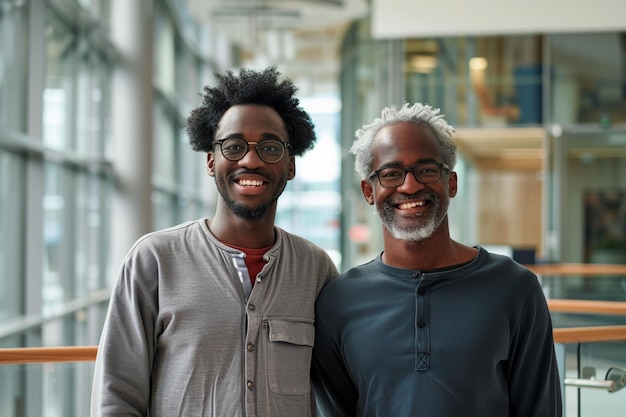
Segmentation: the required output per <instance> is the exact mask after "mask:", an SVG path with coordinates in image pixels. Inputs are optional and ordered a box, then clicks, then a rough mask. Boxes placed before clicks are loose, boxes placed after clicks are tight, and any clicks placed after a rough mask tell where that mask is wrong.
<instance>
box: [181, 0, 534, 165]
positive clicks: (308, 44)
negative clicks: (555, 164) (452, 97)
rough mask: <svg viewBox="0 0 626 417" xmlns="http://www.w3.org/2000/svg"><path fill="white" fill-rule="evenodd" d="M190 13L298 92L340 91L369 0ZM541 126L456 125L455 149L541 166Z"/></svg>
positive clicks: (243, 5)
mask: <svg viewBox="0 0 626 417" xmlns="http://www.w3.org/2000/svg"><path fill="white" fill-rule="evenodd" d="M186 1H187V3H188V7H189V9H190V11H191V13H192V14H193V15H194V16H195V18H197V19H198V20H200V21H204V22H206V23H207V24H209V25H211V27H213V28H216V29H217V30H218V31H220V32H222V33H223V34H224V35H226V36H228V37H229V38H230V39H231V40H232V41H233V42H234V43H235V44H237V45H239V46H240V47H241V48H242V50H243V51H244V56H245V57H246V60H247V62H244V64H243V65H244V66H248V67H251V68H254V67H257V68H258V67H262V66H265V65H269V64H276V65H277V66H278V68H279V70H280V71H281V73H283V74H284V75H285V76H287V77H289V78H291V79H292V80H294V82H295V83H296V85H298V87H299V89H300V93H301V94H302V95H324V94H326V93H338V89H339V86H338V81H337V80H338V79H339V72H340V56H339V48H340V43H341V40H342V39H343V36H344V33H345V31H346V30H347V28H348V26H349V24H350V22H352V21H353V20H354V19H358V18H362V17H364V16H367V15H368V13H369V10H368V8H369V6H368V4H369V1H368V0H186ZM544 135H545V131H544V130H543V129H541V128H530V129H529V128H520V129H499V128H494V129H458V130H457V133H456V135H455V138H456V140H457V142H458V145H459V150H460V151H461V152H462V153H463V154H464V156H465V157H466V158H468V159H469V160H471V161H472V162H473V163H474V164H476V165H477V166H478V167H479V168H480V169H503V168H505V167H506V168H507V169H522V170H537V171H538V170H541V169H542V167H543V159H544V151H543V140H544Z"/></svg>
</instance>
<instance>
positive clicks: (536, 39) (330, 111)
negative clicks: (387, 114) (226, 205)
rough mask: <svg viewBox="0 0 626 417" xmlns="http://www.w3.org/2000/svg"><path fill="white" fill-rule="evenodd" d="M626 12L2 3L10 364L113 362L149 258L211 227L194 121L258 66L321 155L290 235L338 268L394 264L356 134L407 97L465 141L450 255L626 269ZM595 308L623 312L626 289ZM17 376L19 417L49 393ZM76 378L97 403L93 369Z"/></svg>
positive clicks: (1, 176)
mask: <svg viewBox="0 0 626 417" xmlns="http://www.w3.org/2000/svg"><path fill="white" fill-rule="evenodd" d="M623 16H626V3H624V2H623V1H618V0H596V1H594V2H592V3H591V4H577V5H576V7H575V8H573V7H572V5H571V4H570V2H569V1H567V0H553V1H550V2H545V1H543V2H541V1H539V0H528V1H525V2H519V3H511V2H497V1H495V0H476V1H473V2H459V1H454V0H441V1H439V2H434V3H433V2H423V1H412V0H371V1H368V0H241V1H230V0H229V1H226V0H0V236H1V237H2V238H1V239H0V347H13V346H54V345H90V344H97V341H98V339H99V335H100V330H101V326H102V321H103V319H104V314H105V312H106V308H107V302H108V296H109V291H110V287H111V285H112V284H113V282H114V281H115V280H116V278H117V270H118V267H119V265H120V263H121V261H122V258H123V256H124V255H125V253H126V252H127V251H128V249H129V248H130V246H131V245H132V243H133V242H134V241H135V240H136V239H137V238H138V237H140V236H141V235H143V234H145V233H148V232H150V231H153V230H156V229H161V228H164V227H168V226H172V225H174V224H177V223H181V222H183V221H187V220H193V219H198V218H201V217H211V215H212V213H213V210H214V204H215V199H216V192H215V189H214V185H213V181H212V179H211V178H210V177H208V176H207V175H206V170H205V159H206V157H205V155H204V154H201V153H196V152H193V151H191V149H190V147H189V145H188V144H187V138H186V135H185V131H184V129H185V120H186V118H187V116H188V114H189V112H190V111H191V109H193V108H194V107H196V106H197V105H198V104H199V103H200V93H201V91H202V88H203V86H205V85H207V84H212V83H213V81H214V75H213V74H214V73H215V72H223V71H225V70H235V71H237V70H238V69H239V68H241V67H247V68H254V69H258V68H262V67H265V66H267V65H276V66H277V67H278V69H279V70H280V71H281V73H282V74H283V75H284V76H286V77H289V78H291V79H292V80H293V81H294V82H295V83H296V85H297V86H298V87H299V93H298V94H299V97H300V98H301V103H302V105H303V107H304V108H305V109H306V110H308V111H309V112H310V113H311V115H312V117H313V119H314V122H315V125H316V131H317V135H318V143H317V146H316V147H315V149H314V150H312V151H310V152H309V153H307V154H305V155H304V156H302V157H299V158H298V159H297V162H296V164H297V176H296V178H295V179H294V180H293V181H291V182H290V183H289V185H288V187H287V190H286V191H285V193H284V194H283V196H282V197H281V199H280V200H279V210H278V216H277V224H278V225H279V226H281V227H283V228H284V229H286V230H288V231H291V232H294V233H297V234H300V235H302V236H304V237H306V238H308V239H310V240H312V241H314V242H315V243H317V244H319V245H320V246H322V247H323V248H325V249H326V250H327V251H328V252H329V254H330V255H331V256H332V258H333V259H334V260H335V262H336V263H337V266H338V267H339V268H340V270H345V269H347V268H349V267H351V266H354V265H356V264H359V263H362V262H365V261H368V260H370V259H371V258H373V257H374V256H376V255H377V254H378V253H379V252H380V251H381V249H382V240H381V231H380V225H379V222H378V220H377V218H376V216H375V215H374V213H373V210H372V208H371V207H370V206H369V205H367V204H366V203H365V201H364V199H363V198H362V195H361V191H360V187H359V182H360V178H358V177H357V176H356V173H355V172H354V168H353V160H352V158H351V156H350V155H349V153H348V149H349V147H350V145H351V143H352V141H353V139H354V132H355V130H356V129H358V128H359V127H361V126H362V125H363V124H364V123H369V122H371V121H372V120H373V119H374V118H375V117H377V116H378V115H379V114H380V110H381V109H382V107H384V106H388V105H391V104H396V105H401V104H402V103H404V102H406V101H409V102H415V101H420V102H425V103H428V104H431V105H433V106H434V107H439V108H441V110H442V113H444V114H445V115H446V118H447V120H448V121H449V122H450V123H451V124H452V125H453V126H454V127H455V128H456V140H457V142H458V145H459V150H460V161H459V163H458V165H457V167H456V168H455V170H456V171H457V173H458V177H459V193H458V195H457V197H456V198H455V199H454V200H453V201H452V204H451V207H450V223H451V230H452V235H453V237H454V238H455V239H457V240H459V241H461V242H463V243H467V244H470V245H476V244H480V245H484V246H485V247H488V248H490V249H492V250H494V251H499V252H502V253H506V254H509V255H510V256H512V257H513V258H514V259H516V260H518V261H520V262H521V263H525V264H533V263H563V262H573V263H611V264H626V20H624V18H623ZM567 282H568V284H567V285H569V287H567V286H566V287H565V288H566V289H567V288H570V290H571V291H572V293H574V292H576V291H578V292H585V291H588V290H589V288H588V287H589V282H588V281H587V280H585V279H583V278H581V279H578V280H569V281H567ZM598 282H599V281H598ZM559 288H561V290H560V291H563V286H560V287H559ZM594 291H595V292H593V295H592V296H593V297H595V298H598V299H608V300H621V301H625V300H626V295H625V294H626V284H624V279H623V278H622V279H621V280H619V279H612V280H609V281H607V282H605V283H604V284H602V285H601V286H599V287H598V286H596V288H595V290H594ZM563 294H565V295H567V294H570V293H567V292H565V293H563ZM11 372H12V371H11ZM11 372H8V371H7V372H0V381H1V384H2V390H0V414H2V415H13V414H10V413H9V411H11V412H13V411H14V410H17V409H20V410H25V407H28V405H27V404H26V402H24V400H23V396H21V395H17V394H16V393H21V392H25V391H27V388H28V387H27V386H26V385H24V384H27V383H31V384H35V385H36V386H38V387H39V388H41V385H45V383H44V382H42V381H41V380H38V382H26V381H27V379H24V378H23V377H20V379H19V380H20V381H23V383H22V385H21V388H15V390H9V389H5V387H8V386H10V384H11V382H10V381H12V380H14V378H15V376H14V375H13V374H12V373H11ZM68 378H70V376H68ZM81 378H82V382H83V384H82V385H81V383H80V382H81ZM71 379H72V381H73V383H76V386H77V389H78V390H80V389H84V390H88V386H89V384H90V376H89V373H88V372H87V373H86V374H85V375H83V376H77V375H76V374H75V373H72V374H71ZM81 386H82V388H81ZM31 388H32V387H31ZM46 392H47V391H46ZM50 392H53V391H50ZM73 393H74V394H75V392H73ZM74 394H72V398H82V400H80V401H83V402H84V401H88V398H87V397H85V396H84V395H78V396H77V395H74ZM83 394H84V393H83ZM18 397H19V398H21V399H20V400H19V401H18V403H19V404H17V403H16V400H15V398H18ZM20 401H21V402H20ZM41 401H42V402H41V403H39V406H41V404H48V405H49V404H52V403H55V402H57V401H58V402H59V405H58V407H57V408H58V409H59V410H63V409H64V408H63V407H65V406H66V405H65V404H66V403H67V402H68V401H69V402H71V403H74V402H76V401H79V400H77V399H73V400H71V401H70V400H67V399H64V398H61V397H58V396H55V395H52V394H50V395H49V398H48V399H47V400H46V399H44V400H41ZM46 401H48V402H47V403H46ZM16 404H17V405H16ZM82 405H83V406H84V404H82ZM36 406H37V405H33V407H36ZM20 407H21V408H20ZM72 407H77V409H80V407H81V404H78V405H77V404H74V405H72ZM53 408H54V407H53ZM5 410H6V411H7V412H6V413H5V412H4V411H5ZM59 413H60V414H59V415H64V416H66V415H70V414H69V413H68V412H65V411H63V412H62V411H59ZM15 415H21V414H15ZM24 415H40V414H24Z"/></svg>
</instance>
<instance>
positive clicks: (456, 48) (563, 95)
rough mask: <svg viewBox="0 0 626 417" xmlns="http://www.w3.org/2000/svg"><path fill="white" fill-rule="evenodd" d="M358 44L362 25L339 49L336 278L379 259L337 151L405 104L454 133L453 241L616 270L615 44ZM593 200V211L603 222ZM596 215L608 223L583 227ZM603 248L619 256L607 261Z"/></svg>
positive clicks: (371, 220) (624, 144)
mask: <svg viewBox="0 0 626 417" xmlns="http://www.w3.org/2000/svg"><path fill="white" fill-rule="evenodd" d="M369 33H370V31H369V21H367V20H363V21H359V22H357V23H355V24H354V25H353V27H351V29H350V30H349V31H348V33H347V35H346V38H345V42H344V44H343V48H342V56H343V63H342V80H341V88H342V102H343V109H344V111H342V128H341V129H342V138H343V139H342V140H343V142H342V149H344V155H343V160H342V161H343V163H344V167H343V168H342V174H343V175H342V192H341V194H342V207H343V209H344V213H345V214H344V217H343V224H344V226H343V232H344V236H345V237H346V238H345V239H344V241H343V244H342V249H343V254H344V260H346V262H347V263H348V265H347V266H349V265H351V264H355V263H360V262H362V261H363V260H368V259H371V257H373V256H375V255H376V254H377V253H378V252H379V251H380V250H381V248H382V239H380V236H379V230H380V223H379V221H378V219H377V218H376V217H375V216H374V215H372V214H371V209H370V207H369V206H368V205H367V204H366V203H365V201H364V200H363V197H362V196H361V193H360V188H359V180H360V179H358V178H356V176H355V174H354V169H353V159H352V158H351V156H350V155H347V154H346V153H347V149H349V147H350V145H351V143H352V141H353V139H354V132H355V131H356V129H358V128H359V127H361V126H362V125H363V124H365V123H369V122H371V121H372V120H373V119H374V117H377V116H378V115H379V114H380V110H381V109H382V108H383V107H385V106H388V105H392V104H395V105H398V104H402V103H403V102H406V101H408V102H416V101H418V102H423V103H427V104H430V105H432V106H434V107H437V108H441V110H442V113H444V114H445V115H446V118H447V120H448V121H449V122H450V123H451V124H452V125H453V126H454V127H455V129H456V130H457V133H456V137H457V142H458V144H459V151H460V157H461V158H460V162H459V164H458V166H457V167H456V170H457V173H458V174H459V185H460V190H459V194H458V195H457V196H456V198H455V199H454V200H453V201H452V202H451V206H450V213H449V214H450V216H449V217H450V227H451V232H452V233H453V237H454V238H455V239H457V240H460V241H462V242H464V243H467V244H483V245H507V246H512V247H524V248H528V249H530V250H532V251H534V252H535V254H536V259H539V260H542V261H555V262H600V260H601V259H604V261H605V262H607V261H610V260H611V259H612V261H613V262H620V263H623V262H624V258H623V256H626V255H624V253H626V249H624V248H626V241H625V240H624V239H625V238H624V236H626V232H624V231H625V230H626V218H625V217H624V215H623V213H624V207H626V203H624V194H625V193H626V183H624V181H625V180H624V179H625V178H626V175H625V174H624V164H625V163H626V162H625V159H624V158H625V157H626V155H625V154H624V149H626V120H625V119H626V82H625V80H626V50H625V44H626V41H625V38H626V36H625V34H624V33H621V32H606V33H572V34H532V35H531V34H528V35H522V34H520V35H501V36H476V37H458V36H456V37H455V36H451V37H445V38H420V39H399V40H394V41H389V40H374V39H372V38H371V36H370V34H369ZM591 200H594V201H595V200H602V201H603V203H602V206H603V207H604V208H603V209H602V210H601V213H602V214H597V213H598V212H597V211H594V210H596V208H594V207H590V205H591V204H590V201H591ZM598 216H603V217H607V218H610V219H611V220H606V221H603V222H601V221H598V220H593V221H592V220H590V219H592V218H596V217H598ZM599 223H603V226H601V225H599ZM609 223H610V226H608V224H609ZM602 228H604V229H603V230H606V229H607V228H608V229H610V230H611V232H610V236H609V233H608V232H599V231H597V230H600V229H602ZM602 233H604V237H602V236H603V235H602ZM616 240H617V242H616ZM609 241H610V242H609ZM603 245H604V246H607V245H609V246H610V245H612V246H614V247H615V246H617V249H615V250H613V255H612V257H608V250H607V249H606V248H602V249H598V248H597V247H598V246H603ZM594 248H595V249H594ZM594 251H595V252H594ZM616 251H619V256H618V255H615V252H616ZM592 252H593V253H592Z"/></svg>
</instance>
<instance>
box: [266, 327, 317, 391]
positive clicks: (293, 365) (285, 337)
mask: <svg viewBox="0 0 626 417" xmlns="http://www.w3.org/2000/svg"><path fill="white" fill-rule="evenodd" d="M267 323H268V329H269V344H268V345H269V346H268V350H267V351H268V361H267V367H268V369H267V374H268V379H269V385H270V389H271V390H272V392H274V393H276V394H283V395H304V394H308V393H309V390H310V382H309V375H310V366H311V353H312V351H313V342H314V340H315V326H314V324H313V323H314V321H313V320H311V319H306V318H300V317H272V318H268V319H267Z"/></svg>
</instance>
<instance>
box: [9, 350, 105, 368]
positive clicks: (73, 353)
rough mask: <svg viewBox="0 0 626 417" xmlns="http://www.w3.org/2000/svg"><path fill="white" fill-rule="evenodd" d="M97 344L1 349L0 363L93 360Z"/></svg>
mask: <svg viewBox="0 0 626 417" xmlns="http://www.w3.org/2000/svg"><path fill="white" fill-rule="evenodd" d="M97 351H98V347H97V346H57V347H27V348H3V349H0V365H16V364H27V363H48V362H93V361H95V360H96V352H97Z"/></svg>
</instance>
